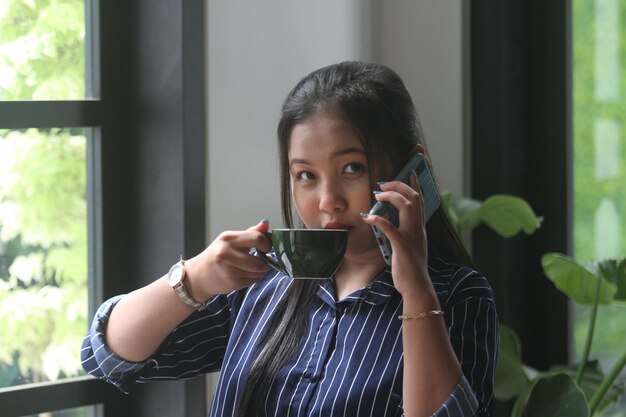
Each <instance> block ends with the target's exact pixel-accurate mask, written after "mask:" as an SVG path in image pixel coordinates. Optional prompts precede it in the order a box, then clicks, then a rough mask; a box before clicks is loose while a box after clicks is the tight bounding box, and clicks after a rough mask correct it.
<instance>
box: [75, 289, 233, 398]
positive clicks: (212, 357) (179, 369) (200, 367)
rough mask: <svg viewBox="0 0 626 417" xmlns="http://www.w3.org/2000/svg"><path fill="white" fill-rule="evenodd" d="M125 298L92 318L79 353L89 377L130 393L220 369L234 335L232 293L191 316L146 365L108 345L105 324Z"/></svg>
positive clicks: (109, 302)
mask: <svg viewBox="0 0 626 417" xmlns="http://www.w3.org/2000/svg"><path fill="white" fill-rule="evenodd" d="M122 297H123V296H116V297H113V298H111V299H109V300H107V301H106V302H105V303H103V304H102V305H101V306H100V308H99V309H98V311H97V312H96V314H95V316H94V319H93V323H92V325H91V328H90V329H89V332H88V334H87V336H86V337H85V339H84V340H83V344H82V349H81V361H82V365H83V368H84V369H85V371H86V372H87V373H89V374H90V375H93V376H94V377H96V378H99V379H103V380H105V381H107V382H109V383H111V384H113V385H115V386H116V387H117V388H118V389H120V390H121V391H122V392H125V393H128V392H129V390H130V387H131V386H132V385H133V384H134V383H135V382H144V381H146V380H157V379H186V378H191V377H193V376H196V375H199V374H203V373H207V372H215V371H218V370H219V369H220V367H221V364H222V360H223V358H224V353H225V351H226V345H227V343H228V338H229V335H230V325H231V309H230V305H229V302H230V301H231V298H234V295H228V296H225V295H224V296H217V297H214V298H213V299H212V300H211V301H209V302H208V303H207V308H206V309H205V310H203V311H199V312H198V311H197V312H194V313H193V314H191V315H190V316H189V317H188V318H187V319H186V320H185V321H183V322H182V323H181V324H180V325H179V326H177V327H176V328H175V329H174V330H173V331H172V332H171V333H170V334H169V336H168V337H167V338H166V339H165V340H164V341H163V343H162V344H161V346H159V348H158V349H157V351H156V352H155V353H154V354H153V355H151V356H150V357H149V358H148V359H146V360H145V361H142V362H130V361H127V360H124V359H122V358H121V357H119V356H117V355H116V354H115V353H113V352H111V351H110V350H109V348H108V347H107V346H106V344H105V337H104V334H105V332H106V325H107V320H108V318H109V315H110V313H111V310H113V308H114V307H115V305H116V304H117V302H118V301H119V300H120V299H121V298H122Z"/></svg>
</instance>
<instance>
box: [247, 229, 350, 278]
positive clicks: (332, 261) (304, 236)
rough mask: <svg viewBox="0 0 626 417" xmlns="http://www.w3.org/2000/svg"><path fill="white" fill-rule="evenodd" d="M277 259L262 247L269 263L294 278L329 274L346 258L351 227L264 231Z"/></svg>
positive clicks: (263, 258)
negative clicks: (341, 228)
mask: <svg viewBox="0 0 626 417" xmlns="http://www.w3.org/2000/svg"><path fill="white" fill-rule="evenodd" d="M264 234H265V236H267V237H268V239H269V240H270V241H271V242H272V246H273V247H274V253H275V254H276V259H277V261H274V260H273V259H270V258H268V257H267V256H266V254H265V253H263V252H261V251H259V250H258V249H257V252H258V253H259V257H260V258H261V259H262V260H263V261H264V262H265V263H267V264H268V265H269V266H271V267H272V268H274V269H275V270H277V271H280V272H282V273H283V274H285V275H289V276H290V277H292V278H295V279H321V278H330V277H332V276H333V275H334V274H335V271H337V268H339V265H340V264H341V261H342V260H343V255H344V254H345V253H346V247H347V246H348V231H347V230H337V229H274V230H272V231H271V232H267V233H264Z"/></svg>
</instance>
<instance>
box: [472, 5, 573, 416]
mask: <svg viewBox="0 0 626 417" xmlns="http://www.w3.org/2000/svg"><path fill="white" fill-rule="evenodd" d="M570 10H571V1H570V0H554V1H549V2H545V1H541V0H529V1H524V2H520V1H515V0H487V1H481V2H477V1H474V2H471V6H470V26H471V28H470V33H471V41H470V43H471V64H470V68H471V76H470V78H471V83H470V84H471V117H470V118H471V143H472V145H471V173H472V180H471V181H472V182H471V184H472V186H471V188H472V195H473V197H475V198H477V199H484V198H486V197H488V196H490V195H493V194H496V193H508V194H514V195H518V196H520V197H523V198H525V199H526V200H527V201H528V202H529V203H530V205H531V206H532V207H533V209H534V210H535V211H536V213H537V214H538V215H540V216H543V217H544V219H545V220H544V222H543V224H542V226H541V228H540V229H539V230H538V231H537V232H536V233H535V234H534V235H532V236H517V237H515V238H512V239H506V240H504V239H502V238H499V237H497V236H495V235H494V234H493V233H491V232H490V231H488V230H487V229H486V228H482V227H481V228H479V229H477V230H476V231H475V233H474V234H473V242H472V249H473V255H474V259H475V261H476V264H477V266H478V268H479V269H481V270H482V271H483V272H484V273H485V275H486V276H487V277H488V278H489V279H490V281H491V282H492V284H493V286H494V291H495V294H496V303H497V306H498V313H499V316H500V321H501V323H504V324H506V325H508V326H510V327H512V328H513V329H514V330H515V331H516V333H517V334H518V336H519V337H520V342H521V346H522V360H523V361H524V363H527V364H529V365H531V366H534V367H535V368H537V369H540V370H546V369H548V368H549V367H550V366H551V365H553V364H557V363H561V364H565V363H568V360H569V352H570V334H571V329H570V326H571V323H570V322H569V314H568V309H569V304H568V301H567V298H566V297H565V296H564V295H563V294H561V293H560V292H559V291H558V290H556V289H555V287H554V286H553V285H552V284H551V283H550V281H549V280H548V279H546V278H545V277H544V275H543V271H542V268H541V264H540V259H541V256H542V255H543V254H545V253H547V252H561V253H571V247H572V246H571V245H572V212H571V210H572V204H571V201H572V169H571V161H572V158H571V154H572V137H571V126H572V123H571V121H572V116H571V44H570V43H571V13H570ZM538 341H539V342H538ZM510 407H511V404H502V403H498V404H497V406H496V415H508V414H509V413H510V409H511V408H510Z"/></svg>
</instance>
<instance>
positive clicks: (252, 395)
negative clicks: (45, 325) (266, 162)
mask: <svg viewBox="0 0 626 417" xmlns="http://www.w3.org/2000/svg"><path fill="white" fill-rule="evenodd" d="M278 140H279V149H280V167H281V168H280V171H281V183H282V206H283V217H284V222H285V226H286V227H306V228H340V229H347V230H348V231H349V234H348V235H349V238H348V248H347V250H346V254H345V257H344V260H343V262H342V264H341V266H340V267H339V269H338V270H337V272H336V274H335V275H334V276H333V277H332V279H328V280H293V279H290V278H289V277H286V276H284V275H281V274H280V273H277V272H276V271H274V270H271V271H268V267H267V266H266V264H265V263H264V262H262V261H261V260H260V259H259V258H258V257H257V256H255V255H254V254H251V250H252V249H253V248H259V250H263V251H268V250H270V249H271V248H270V247H269V246H270V244H269V242H268V240H267V239H266V238H265V237H264V235H263V233H262V232H264V231H267V230H268V229H269V223H268V222H267V221H262V222H260V223H259V224H257V225H256V226H253V227H251V228H249V229H248V230H245V231H236V232H224V233H222V234H221V235H220V236H219V237H218V238H217V239H215V240H214V241H213V242H212V243H211V244H210V245H209V246H208V247H207V248H206V249H205V250H204V251H203V252H202V253H200V254H199V255H197V256H195V257H194V258H192V259H189V260H187V261H186V262H181V263H179V264H177V265H175V266H174V267H173V268H172V270H171V271H170V273H169V274H168V275H167V276H165V277H163V278H161V279H158V280H156V281H154V282H153V283H152V284H150V285H148V286H146V287H144V288H141V289H138V290H136V291H134V292H132V293H130V294H127V295H125V296H118V297H115V298H113V299H111V300H108V301H107V302H106V303H104V304H103V305H102V306H101V307H100V309H99V310H98V312H97V314H96V316H95V318H94V322H93V326H92V328H91V329H90V331H89V334H88V335H87V337H86V338H85V341H84V343H83V350H82V357H83V366H84V367H85V369H86V370H87V372H89V373H90V374H92V375H94V376H96V377H98V378H102V379H105V380H107V381H108V382H111V383H113V384H115V385H116V386H118V387H119V388H120V389H121V390H123V391H128V390H129V389H130V387H131V385H132V384H133V383H135V382H137V381H144V380H149V379H150V380H157V379H172V378H188V377H192V376H195V375H198V374H202V373H207V372H214V371H221V373H220V379H219V382H218V385H217V388H216V392H215V395H214V398H213V403H212V407H211V412H210V415H211V416H257V415H258V416H322V417H329V416H399V415H405V416H430V415H436V416H464V417H465V416H490V415H491V409H492V400H493V378H494V371H495V364H496V359H497V339H498V327H497V326H498V321H497V316H496V310H495V303H494V299H493V293H492V290H491V287H490V285H489V283H488V282H487V280H486V279H485V278H484V277H483V276H481V275H480V274H479V273H478V272H476V271H475V270H473V269H472V267H471V261H470V260H469V258H468V256H467V254H466V252H465V251H464V249H463V247H462V245H461V244H460V243H459V240H458V238H457V237H456V235H455V234H454V232H453V231H452V228H451V227H450V225H449V223H448V220H447V218H446V215H445V212H444V211H443V209H442V208H439V209H438V210H437V211H436V212H435V214H434V215H433V217H432V218H431V219H430V221H428V223H427V224H425V222H424V208H423V207H424V202H423V199H422V196H421V194H420V188H419V185H418V184H417V181H416V179H415V177H414V176H413V177H412V179H411V180H410V182H409V184H408V185H407V184H404V183H400V182H397V181H391V180H392V179H393V177H394V174H396V172H397V171H398V170H399V169H400V168H401V167H402V166H403V165H404V164H405V163H406V161H408V159H409V158H410V156H411V155H412V154H414V153H416V152H421V153H423V154H426V155H427V150H426V146H425V144H424V140H423V137H422V132H421V128H420V125H419V121H418V119H417V115H416V113H415V109H414V106H413V103H412V100H411V97H410V96H409V94H408V92H407V90H406V88H405V86H404V84H403V83H402V81H401V79H400V78H399V77H398V75H397V74H395V73H394V72H393V71H392V70H390V69H389V68H387V67H384V66H381V65H376V64H366V63H360V62H344V63H340V64H337V65H332V66H329V67H325V68H321V69H319V70H317V71H314V72H313V73H311V74H309V75H308V76H307V77H305V78H304V79H302V80H301V81H300V82H299V83H298V84H297V85H296V86H295V87H294V89H293V90H292V91H291V92H290V93H289V95H288V96H287V98H286V100H285V102H284V105H283V109H282V117H281V120H280V122H279V125H278ZM376 200H378V201H388V202H390V203H391V204H393V205H394V206H395V207H396V208H397V209H398V211H399V218H400V222H399V226H398V227H397V228H396V227H394V226H393V225H392V224H391V223H389V222H387V221H386V220H385V219H384V218H382V217H378V216H372V215H367V214H365V213H368V211H369V210H370V208H371V207H372V205H373V204H374V203H375V202H376ZM292 204H293V206H295V210H296V211H297V218H298V223H297V224H296V223H295V222H294V219H293V217H294V214H295V213H293V207H292ZM372 225H374V226H376V227H378V228H379V229H380V230H381V231H382V232H383V233H385V235H386V236H387V237H388V239H389V241H390V243H391V246H392V250H393V255H392V262H391V265H392V266H391V267H388V266H387V265H386V264H385V262H384V260H383V257H382V255H381V253H380V249H379V247H378V245H377V243H376V240H375V238H374V236H373V233H372V227H371V226H372ZM168 281H169V282H168ZM173 288H174V289H173ZM155 317H158V318H159V319H158V320H155Z"/></svg>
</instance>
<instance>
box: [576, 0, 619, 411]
mask: <svg viewBox="0 0 626 417" xmlns="http://www.w3.org/2000/svg"><path fill="white" fill-rule="evenodd" d="M572 6H573V7H572V10H573V16H572V17H573V26H572V28H573V42H572V45H573V68H572V74H573V122H574V131H573V132H574V134H573V136H574V138H573V139H574V152H573V155H574V157H573V158H574V161H573V162H574V164H573V167H574V255H575V257H576V259H577V260H579V261H587V260H592V259H604V258H615V257H623V256H626V124H625V123H626V119H625V118H624V115H626V72H625V71H624V65H626V61H625V59H626V53H625V52H626V49H625V48H626V27H625V26H624V23H626V21H625V20H626V2H624V1H620V0H573V1H572ZM589 315H590V309H589V308H585V307H581V306H578V305H577V306H575V309H574V316H575V329H574V331H575V333H574V339H575V351H576V358H577V359H580V356H581V355H582V351H583V346H584V343H585V337H586V335H587V329H588V325H589V322H588V320H589ZM624 329H626V308H624V307H623V306H607V307H600V309H599V311H598V318H597V325H596V327H595V336H594V342H593V345H592V351H591V357H592V358H598V359H599V360H600V361H601V363H602V366H603V368H604V370H605V372H607V371H608V370H609V369H610V368H611V367H612V365H613V363H614V362H615V360H616V359H617V358H618V357H619V356H620V355H621V354H622V352H623V351H624V349H626V345H624V339H623V338H624V336H623V335H624ZM622 374H623V373H622ZM625 410H626V399H624V400H622V405H621V406H619V407H616V408H615V409H611V410H608V411H606V412H605V414H604V415H607V416H620V417H626V411H625Z"/></svg>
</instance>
